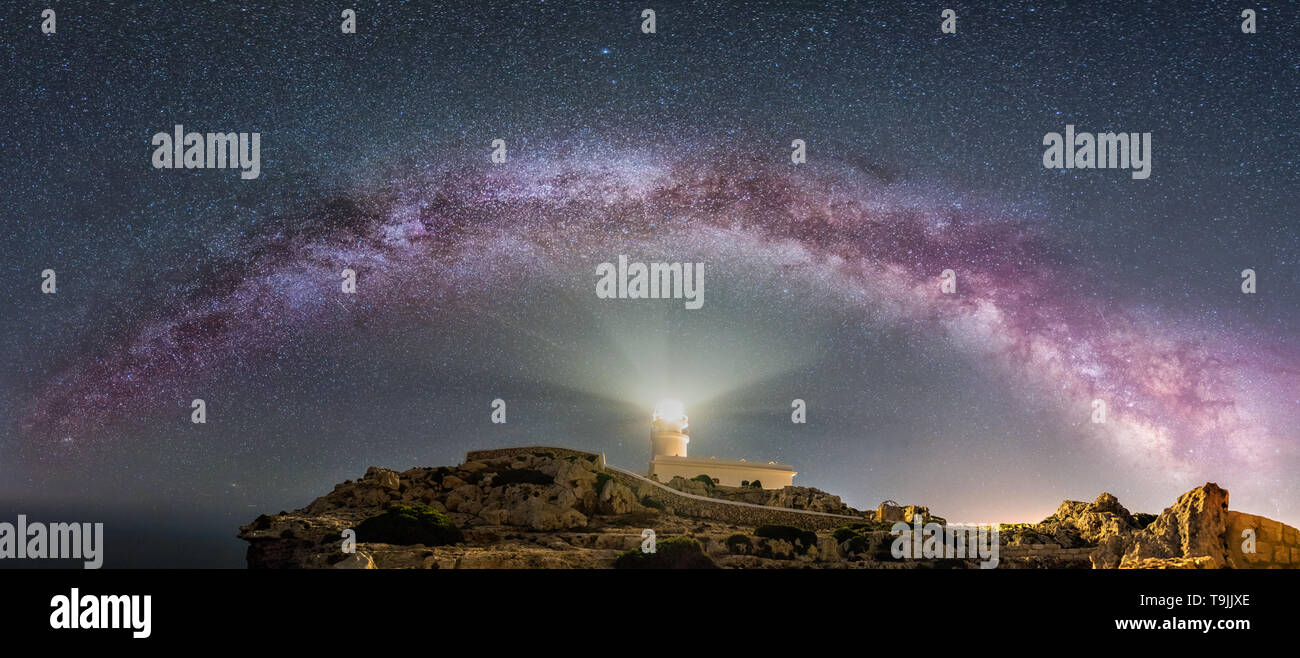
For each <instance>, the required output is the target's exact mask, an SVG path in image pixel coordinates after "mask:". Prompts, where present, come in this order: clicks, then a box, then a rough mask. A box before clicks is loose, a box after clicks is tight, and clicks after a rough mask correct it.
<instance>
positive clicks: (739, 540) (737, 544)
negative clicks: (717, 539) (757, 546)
mask: <svg viewBox="0 0 1300 658" xmlns="http://www.w3.org/2000/svg"><path fill="white" fill-rule="evenodd" d="M726 544H727V550H728V551H730V552H732V553H748V552H749V551H750V550H752V549H753V548H754V542H752V541H750V539H749V535H742V534H740V533H737V534H734V535H732V536H730V537H727V541H726Z"/></svg>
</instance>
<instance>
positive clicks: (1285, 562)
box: [1223, 510, 1300, 569]
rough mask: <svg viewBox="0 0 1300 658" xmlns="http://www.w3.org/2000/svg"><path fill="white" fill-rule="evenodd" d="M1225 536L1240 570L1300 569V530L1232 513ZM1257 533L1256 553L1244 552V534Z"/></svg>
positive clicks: (1243, 513)
mask: <svg viewBox="0 0 1300 658" xmlns="http://www.w3.org/2000/svg"><path fill="white" fill-rule="evenodd" d="M1226 527H1227V528H1226V530H1225V531H1224V533H1223V541H1224V544H1225V545H1226V546H1227V547H1228V555H1229V557H1230V558H1231V559H1232V562H1233V565H1234V566H1236V568H1238V569H1300V530H1296V529H1295V528H1293V527H1291V526H1289V525H1287V524H1285V523H1282V522H1280V521H1274V520H1273V519H1268V518H1264V517H1262V516H1257V515H1254V514H1246V513H1245V512H1234V511H1231V510H1229V511H1228V518H1227V523H1226ZM1248 529H1250V530H1254V531H1255V552H1254V553H1246V552H1244V551H1243V550H1242V542H1244V541H1245V540H1246V538H1245V537H1242V536H1241V533H1242V531H1244V530H1248Z"/></svg>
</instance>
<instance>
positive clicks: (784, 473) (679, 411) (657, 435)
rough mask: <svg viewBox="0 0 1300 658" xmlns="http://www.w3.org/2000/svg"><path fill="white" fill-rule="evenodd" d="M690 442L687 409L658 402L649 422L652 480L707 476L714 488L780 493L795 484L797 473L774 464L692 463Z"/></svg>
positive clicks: (708, 460)
mask: <svg viewBox="0 0 1300 658" xmlns="http://www.w3.org/2000/svg"><path fill="white" fill-rule="evenodd" d="M690 442H691V435H690V421H689V420H688V419H687V417H686V408H685V407H684V406H683V405H682V403H681V402H679V401H677V400H671V399H670V400H660V401H659V404H656V405H655V409H654V414H653V415H652V416H651V418H650V472H649V476H650V477H651V479H657V480H658V481H660V482H668V481H669V480H671V479H673V478H674V477H677V476H680V477H683V478H686V479H687V480H690V479H694V478H696V477H698V476H700V475H706V476H708V477H709V478H710V479H712V480H713V482H714V483H715V484H720V485H723V486H728V487H740V486H751V487H755V486H756V487H761V488H763V489H780V488H782V487H788V486H790V485H792V484H794V476H795V475H797V473H796V471H795V470H794V469H793V468H791V467H790V466H787V465H785V464H778V463H776V462H771V461H770V462H767V463H762V462H747V461H745V460H743V459H741V460H739V461H729V460H723V459H717V458H713V457H710V458H707V459H699V458H695V459H692V458H690V457H687V456H686V447H687V445H689V444H690Z"/></svg>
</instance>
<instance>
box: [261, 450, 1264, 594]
mask: <svg viewBox="0 0 1300 658" xmlns="http://www.w3.org/2000/svg"><path fill="white" fill-rule="evenodd" d="M666 484H667V485H668V486H670V487H672V488H673V489H677V490H680V491H682V492H684V493H690V494H694V495H697V496H707V497H709V498H717V499H721V500H734V501H737V502H743V503H750V504H751V505H763V506H769V507H772V508H774V511H775V508H782V507H785V508H794V509H805V510H811V511H815V512H823V513H829V514H837V515H843V516H842V517H840V516H837V517H827V516H825V515H822V516H820V517H818V518H817V519H816V520H817V521H818V522H819V523H818V524H809V527H810V528H813V529H808V528H800V527H793V526H792V525H789V524H761V523H757V522H755V523H742V522H735V521H734V520H732V521H727V520H719V519H718V518H704V517H702V516H700V515H698V514H695V515H691V514H686V513H680V512H677V511H674V508H673V505H672V504H671V503H672V502H673V498H674V496H675V494H672V492H666V491H664V490H663V489H661V488H659V487H658V485H654V484H652V483H648V482H638V481H636V479H630V478H628V477H627V476H626V474H623V475H620V474H619V473H616V472H614V471H612V470H610V469H606V468H604V467H603V465H602V463H601V460H599V459H598V458H597V456H594V455H589V456H586V457H584V456H582V455H581V454H567V455H566V454H560V453H550V452H546V451H542V450H540V449H539V450H538V451H536V452H523V453H516V454H512V455H508V456H498V457H492V458H483V459H477V460H470V461H467V462H466V463H464V464H462V465H460V466H457V467H440V468H413V469H410V470H408V471H404V472H401V473H398V472H395V471H391V470H388V469H383V468H378V467H371V468H370V469H369V470H367V471H366V474H365V476H364V477H362V478H361V479H359V480H356V481H346V482H344V483H342V484H339V485H337V486H335V487H334V490H333V491H332V492H330V493H328V494H326V495H324V496H321V497H320V498H318V499H316V500H315V501H313V502H312V503H311V504H309V505H307V506H306V507H304V508H302V509H299V510H296V511H293V512H281V513H279V514H275V515H262V516H259V517H258V518H257V519H256V520H254V521H253V522H252V523H249V524H247V525H245V526H242V527H241V528H240V533H239V537H240V538H241V539H244V540H245V541H247V542H248V543H249V547H248V556H247V559H248V566H249V567H250V568H415V569H434V568H437V569H449V568H457V569H474V568H491V569H533V568H548V569H564V568H612V567H615V566H619V567H624V566H630V567H636V566H656V565H657V566H685V565H689V566H693V567H698V566H706V567H714V566H716V567H722V568H886V569H897V568H971V567H974V566H975V565H976V561H974V560H962V559H947V560H943V559H940V560H897V559H894V558H893V557H892V556H891V555H890V554H889V547H890V543H891V542H892V540H893V535H891V534H890V532H889V528H890V526H891V525H892V524H893V522H895V521H906V522H911V521H912V519H913V518H914V516H915V515H918V514H919V515H921V518H922V520H923V521H925V522H931V521H933V522H938V523H943V520H942V519H939V518H937V517H932V516H931V515H930V514H929V510H928V509H926V508H924V507H919V506H908V507H903V506H894V505H882V506H881V508H880V509H878V510H872V511H859V510H854V509H852V508H850V507H848V506H847V505H845V504H844V503H842V502H841V501H840V499H839V497H837V496H833V495H830V494H827V493H826V492H822V491H818V490H816V489H810V488H805V487H786V488H785V489H783V490H775V491H774V490H761V489H744V488H739V487H718V486H717V485H711V484H707V483H705V482H703V481H689V480H682V479H681V478H675V479H674V481H673V482H671V483H666ZM665 494H667V495H665ZM678 497H679V498H680V496H678ZM665 500H666V501H668V503H669V504H665V502H664V501H665ZM688 509H689V508H688ZM777 513H781V512H779V511H778V512H777ZM1227 513H1228V512H1227V492H1226V491H1224V490H1223V489H1221V488H1219V487H1218V486H1217V485H1214V484H1206V485H1205V486H1202V487H1198V488H1197V489H1194V490H1192V491H1189V492H1187V493H1186V494H1184V495H1183V496H1182V497H1180V498H1179V500H1178V502H1177V503H1176V504H1175V505H1174V506H1173V507H1171V508H1169V509H1166V510H1164V511H1163V512H1162V513H1161V514H1160V515H1159V516H1153V515H1149V514H1147V515H1142V514H1138V515H1134V514H1131V513H1130V512H1129V511H1128V510H1126V509H1125V508H1124V507H1123V506H1122V505H1120V503H1119V501H1118V500H1116V499H1115V497H1114V496H1111V495H1110V494H1102V495H1101V496H1100V497H1098V498H1097V500H1096V501H1094V502H1091V503H1086V502H1076V501H1065V502H1063V503H1061V505H1060V507H1059V508H1058V509H1057V511H1056V513H1055V514H1053V515H1052V516H1050V517H1048V518H1047V519H1044V520H1043V521H1042V522H1041V523H1037V524H1017V525H1005V526H1003V527H1002V531H1001V536H1000V542H1001V550H1002V552H1003V554H1004V557H1003V558H1002V560H1001V564H1000V567H1001V568H1008V567H1010V568H1016V567H1020V568H1024V567H1030V568H1035V567H1058V568H1059V567H1082V568H1088V567H1093V568H1116V567H1119V568H1216V567H1234V566H1243V565H1239V564H1235V563H1234V562H1233V559H1232V556H1231V555H1230V554H1229V553H1230V552H1229V551H1228V550H1227V548H1226V547H1225V542H1224V540H1223V539H1222V537H1223V535H1224V534H1225V524H1226V522H1227V519H1226V515H1227ZM759 514H762V512H761V510H759ZM805 516H808V515H805ZM368 519H369V520H371V521H370V522H368V523H366V525H365V526H363V525H362V524H363V522H367V520H368ZM413 519H421V521H418V522H417V521H415V520H413ZM394 520H396V521H395V522H397V523H398V525H399V526H400V524H401V523H424V524H425V526H424V527H421V528H418V530H421V531H426V530H429V529H430V528H432V530H433V531H436V532H435V533H434V534H429V535H427V536H428V537H430V538H429V539H419V538H418V537H422V536H425V535H418V534H417V535H415V537H417V538H416V539H411V538H404V537H409V535H407V534H403V532H405V531H404V530H403V531H402V532H396V531H394V530H393V528H398V529H399V530H401V528H399V527H398V526H393V525H392V523H389V522H390V521H394ZM814 526H818V527H814ZM647 528H648V529H652V530H653V531H654V533H655V537H656V540H657V541H658V542H659V544H660V546H666V547H668V548H669V549H671V550H668V551H662V553H663V554H664V555H672V556H678V558H680V559H677V558H674V559H677V561H676V562H672V563H670V564H669V563H665V564H659V563H651V562H648V561H646V560H642V559H640V558H643V557H645V556H643V555H640V551H639V550H638V549H639V547H640V546H641V544H642V532H643V530H645V529H647ZM349 529H355V531H356V532H357V536H356V539H355V542H356V543H355V550H354V552H346V551H345V550H343V546H344V542H345V539H346V537H345V535H346V534H350V533H345V531H348V530H349ZM444 531H445V532H444ZM395 532H396V534H394V533H395ZM384 533H388V535H385V534H384ZM665 542H667V543H665ZM665 559H667V558H665Z"/></svg>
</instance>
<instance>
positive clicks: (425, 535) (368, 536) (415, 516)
mask: <svg viewBox="0 0 1300 658" xmlns="http://www.w3.org/2000/svg"><path fill="white" fill-rule="evenodd" d="M356 531H357V541H358V542H380V543H384V544H401V545H410V544H425V545H427V546H442V545H443V544H456V543H460V542H463V541H465V536H464V535H462V534H461V532H460V529H459V528H457V527H456V525H455V524H453V523H452V522H451V519H449V518H447V515H446V514H443V513H442V512H439V511H438V510H436V509H433V508H432V507H429V506H428V505H393V506H391V507H389V508H388V510H387V511H386V512H384V513H383V514H380V515H379V516H372V517H370V518H368V519H366V520H365V521H362V522H361V523H360V524H359V525H358V526H357V527H356Z"/></svg>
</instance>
